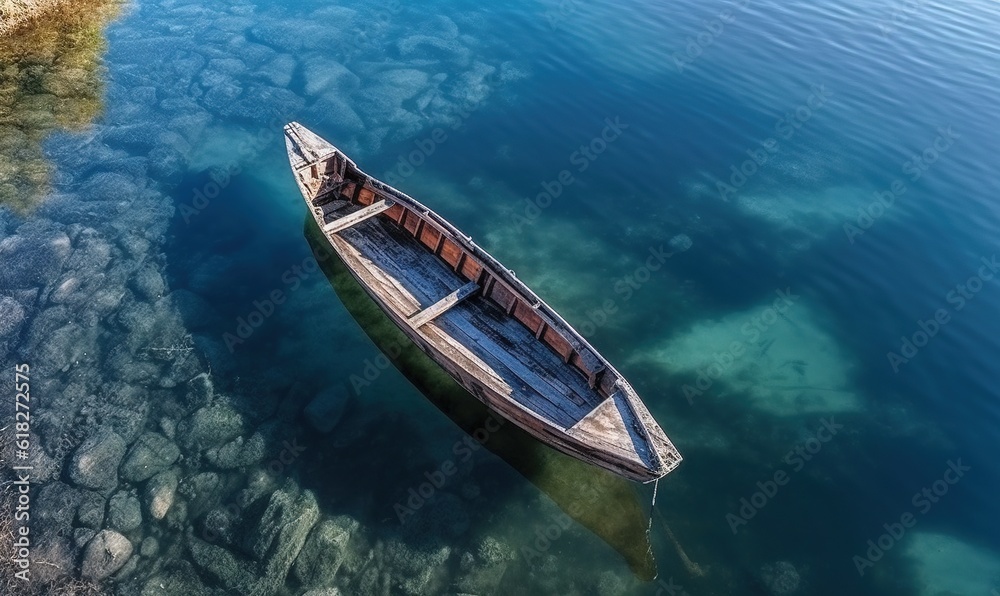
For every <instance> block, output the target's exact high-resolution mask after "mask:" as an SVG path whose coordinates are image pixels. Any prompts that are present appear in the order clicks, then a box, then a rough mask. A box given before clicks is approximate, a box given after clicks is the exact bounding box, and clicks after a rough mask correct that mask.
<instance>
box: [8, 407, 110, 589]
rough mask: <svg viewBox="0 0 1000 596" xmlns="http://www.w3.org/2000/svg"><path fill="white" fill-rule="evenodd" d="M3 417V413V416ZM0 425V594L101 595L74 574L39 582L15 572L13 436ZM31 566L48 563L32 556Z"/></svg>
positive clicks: (89, 583)
mask: <svg viewBox="0 0 1000 596" xmlns="http://www.w3.org/2000/svg"><path fill="white" fill-rule="evenodd" d="M4 418H6V416H5V417H4ZM7 421H8V423H9V425H7V426H3V427H0V594H19V595H23V596H43V595H44V596H100V595H101V594H103V593H104V592H103V591H102V590H101V587H100V586H99V585H98V584H95V583H93V582H90V581H85V580H82V579H76V578H74V577H65V578H63V579H61V580H58V581H52V582H40V581H35V580H29V581H27V582H26V581H24V580H22V579H20V578H18V577H16V576H15V575H14V574H15V573H17V572H18V571H21V568H20V567H18V566H17V564H16V563H15V562H14V561H12V560H11V559H12V556H13V553H14V552H15V547H14V540H15V539H16V535H15V532H16V531H17V527H15V523H14V521H15V520H14V506H15V499H16V498H17V497H16V493H15V488H14V485H13V484H11V481H12V480H14V478H13V476H12V473H11V465H12V462H11V461H10V457H11V452H12V450H13V445H12V443H13V436H14V433H13V432H10V430H11V427H12V423H10V419H7ZM31 564H32V566H35V565H51V563H47V562H46V561H43V560H37V559H34V558H33V559H32V561H31Z"/></svg>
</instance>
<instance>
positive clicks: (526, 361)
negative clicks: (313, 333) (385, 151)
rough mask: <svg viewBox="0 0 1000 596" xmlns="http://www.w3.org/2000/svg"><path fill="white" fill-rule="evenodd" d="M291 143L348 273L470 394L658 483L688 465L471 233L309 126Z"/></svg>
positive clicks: (539, 431) (595, 458)
mask: <svg viewBox="0 0 1000 596" xmlns="http://www.w3.org/2000/svg"><path fill="white" fill-rule="evenodd" d="M286 145H287V146H288V156H289V162H290V163H291V165H292V170H293V172H294V173H295V176H296V182H297V183H298V185H299V188H300V190H301V191H302V196H303V198H304V199H305V201H306V204H307V206H308V207H309V210H310V213H311V214H312V216H313V218H314V219H316V221H317V223H318V224H319V225H320V227H321V228H322V229H323V230H324V233H325V236H326V238H327V240H328V242H329V243H330V245H331V246H332V247H333V248H334V250H335V251H336V252H337V254H338V255H339V256H340V258H341V259H342V260H343V261H344V263H345V265H347V268H348V270H350V271H351V274H352V275H353V276H354V277H355V278H356V279H357V280H358V282H359V283H360V284H361V286H362V287H363V288H365V291H367V292H368V294H369V295H370V296H371V297H372V299H373V300H375V302H376V303H377V304H378V305H379V306H380V307H381V308H382V309H383V310H384V311H385V312H386V314H387V315H388V316H389V317H390V318H391V319H392V320H393V321H394V322H395V323H396V325H398V326H399V328H400V329H401V330H403V332H404V333H406V335H407V336H409V337H410V338H411V339H412V340H413V341H414V342H415V343H416V344H417V345H418V346H419V347H420V348H421V349H422V350H423V351H424V352H426V353H427V354H428V355H429V356H430V357H431V358H433V359H434V360H435V361H436V362H438V363H439V364H440V365H441V366H442V367H443V368H444V369H445V370H446V371H448V373H449V374H451V375H452V376H453V377H454V378H455V379H456V380H457V381H458V382H459V383H461V384H462V385H463V386H464V387H465V388H466V389H468V390H469V391H470V392H471V393H473V394H474V395H476V397H478V398H479V399H480V400H482V401H484V402H485V403H486V404H487V405H488V406H490V407H491V408H493V409H494V410H496V411H497V412H499V413H500V414H502V415H503V416H505V417H507V418H508V419H510V420H512V421H513V422H514V423H515V424H517V425H519V426H521V427H522V428H524V429H525V430H527V431H528V432H529V433H531V434H532V435H534V436H535V437H537V438H538V439H540V440H542V441H544V442H546V443H548V444H550V445H552V446H553V447H555V448H557V449H560V450H562V451H564V452H566V453H569V454H571V455H573V456H575V457H578V458H580V459H582V460H584V461H587V462H590V463H592V464H594V465H597V466H600V467H603V468H605V469H607V470H610V471H612V472H614V473H616V474H619V475H622V476H624V477H626V478H631V479H634V480H639V481H644V482H645V481H650V480H653V479H656V478H659V477H661V476H663V475H664V474H667V473H668V472H670V471H671V470H673V469H674V468H676V467H677V465H679V463H680V461H681V457H680V454H679V453H678V452H677V449H676V448H675V447H674V445H673V444H672V443H671V442H670V440H669V439H668V438H667V436H666V435H665V434H664V433H663V431H662V429H661V428H660V427H659V425H658V424H657V423H656V421H655V420H654V419H653V417H652V416H651V415H650V413H649V411H648V410H647V409H646V407H645V405H644V404H643V403H642V401H641V400H640V399H639V397H638V395H637V394H636V393H635V390H634V389H632V387H631V386H630V385H629V384H628V382H627V381H626V380H625V379H624V378H623V377H622V376H621V374H620V373H619V372H618V371H617V370H615V368H614V367H613V366H612V365H611V364H610V363H608V362H607V360H605V359H604V358H603V357H602V356H601V355H600V354H599V353H598V352H597V350H595V349H594V348H593V346H591V345H590V344H589V343H588V342H587V341H586V339H584V338H583V337H582V336H581V335H580V334H579V333H578V332H577V331H576V330H575V329H573V327H572V326H570V325H569V324H568V323H567V322H566V321H565V320H563V318H562V317H560V316H559V315H558V314H557V313H556V312H555V311H554V310H552V308H551V307H549V306H548V305H547V304H546V303H545V302H544V301H542V300H541V299H540V298H538V296H536V295H535V294H534V292H532V291H531V290H530V289H528V287H527V286H525V285H524V283H523V282H521V281H520V280H518V279H517V278H516V277H515V276H514V275H513V273H512V272H510V271H509V270H507V269H506V268H505V267H503V266H502V265H501V264H500V263H499V262H497V261H496V259H494V258H493V257H492V256H491V255H490V254H489V253H487V252H486V251H484V250H482V249H481V248H480V247H478V246H477V245H476V244H475V243H473V242H472V239H471V238H469V237H468V236H466V235H465V234H463V233H461V232H460V231H459V230H457V229H456V228H455V227H454V226H452V225H451V224H450V223H448V222H447V221H445V220H444V219H443V218H441V217H440V216H439V215H438V214H436V213H434V212H433V211H431V210H430V209H428V208H426V207H425V206H424V205H422V204H420V203H419V202H417V201H416V200H414V199H413V198H412V197H409V196H407V195H405V194H403V193H402V192H400V191H398V190H396V189H395V188H392V187H390V186H387V185H386V184H384V183H382V182H380V181H378V180H376V179H374V178H371V177H370V176H368V175H367V174H365V173H364V172H363V171H361V170H360V169H359V168H358V167H357V165H356V164H355V163H354V162H353V161H351V160H350V158H348V157H347V156H346V155H344V154H343V153H342V152H340V151H339V150H337V149H336V147H334V146H333V145H331V144H329V143H328V142H326V141H324V140H323V139H321V138H320V137H318V136H317V135H315V134H314V133H312V132H310V131H308V130H307V129H305V128H304V127H302V126H301V125H299V124H296V123H292V124H289V125H288V126H287V127H286ZM345 212H347V213H346V214H345ZM456 288H457V289H456Z"/></svg>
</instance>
